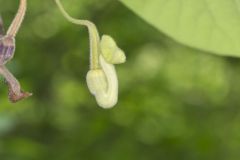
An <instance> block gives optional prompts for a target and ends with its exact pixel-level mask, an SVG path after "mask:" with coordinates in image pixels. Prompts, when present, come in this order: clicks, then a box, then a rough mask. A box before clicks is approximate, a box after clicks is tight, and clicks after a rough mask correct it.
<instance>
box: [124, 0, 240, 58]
mask: <svg viewBox="0 0 240 160" xmlns="http://www.w3.org/2000/svg"><path fill="white" fill-rule="evenodd" d="M120 1H121V2H123V3H124V4H125V5H126V6H128V7H129V8H130V9H132V10H133V11H134V12H135V13H137V14H138V15H139V16H141V17H142V18H143V19H145V20H146V21H147V22H149V23H150V24H152V25H153V26H155V27H156V28H158V29H159V30H161V31H162V32H164V33H165V34H167V35H168V36H170V37H172V38H173V39H175V40H176V41H178V42H181V43H183V44H185V45H188V46H191V47H196V48H198V49H202V50H206V51H210V52H213V53H216V54H220V55H226V56H240V0H120ZM131 29H133V28H131Z"/></svg>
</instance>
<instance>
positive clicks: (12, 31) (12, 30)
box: [7, 0, 27, 37]
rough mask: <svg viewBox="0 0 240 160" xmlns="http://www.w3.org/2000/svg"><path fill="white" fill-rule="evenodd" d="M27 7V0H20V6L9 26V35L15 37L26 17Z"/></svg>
mask: <svg viewBox="0 0 240 160" xmlns="http://www.w3.org/2000/svg"><path fill="white" fill-rule="evenodd" d="M26 9H27V0H20V4H19V8H18V11H17V14H16V16H15V18H14V19H13V21H12V23H11V25H10V27H9V28H8V31H7V35H9V36H12V37H15V36H16V34H17V32H18V30H19V28H20V26H21V24H22V21H23V19H24V16H25V13H26Z"/></svg>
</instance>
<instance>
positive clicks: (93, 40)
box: [55, 0, 100, 69]
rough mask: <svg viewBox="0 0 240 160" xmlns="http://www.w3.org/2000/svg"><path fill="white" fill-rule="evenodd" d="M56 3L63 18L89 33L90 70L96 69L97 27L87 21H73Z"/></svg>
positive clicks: (97, 60)
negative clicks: (86, 29) (85, 28)
mask: <svg viewBox="0 0 240 160" xmlns="http://www.w3.org/2000/svg"><path fill="white" fill-rule="evenodd" d="M55 2H56V3H57V5H58V7H59V9H60V11H61V12H62V14H63V16H64V17H65V18H66V19H67V20H68V21H70V22H71V23H74V24H78V25H84V26H86V27H87V28H88V32H89V40H90V69H98V68H100V66H99V54H100V53H99V52H100V49H99V47H100V46H99V44H100V37H99V34H98V30H97V27H96V26H95V24H93V23H92V22H90V21H88V20H81V19H75V18H73V17H71V16H70V15H69V14H68V13H67V12H66V11H65V9H64V8H63V6H62V4H61V2H60V0H55Z"/></svg>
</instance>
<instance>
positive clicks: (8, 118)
mask: <svg viewBox="0 0 240 160" xmlns="http://www.w3.org/2000/svg"><path fill="white" fill-rule="evenodd" d="M129 1H130V0H129ZM131 1H132V0H131ZM62 2H63V3H64V5H65V8H66V9H67V10H68V11H69V12H70V13H71V15H72V16H74V17H79V18H86V19H90V20H92V21H93V22H95V23H96V25H97V26H98V28H99V31H100V32H101V33H102V34H109V35H112V37H114V38H115V40H116V41H117V42H118V45H119V47H121V48H123V49H124V51H125V52H126V54H127V63H126V64H123V65H121V66H119V67H118V68H117V72H118V75H119V83H120V86H119V91H120V93H119V103H118V105H117V106H116V107H115V108H113V109H111V110H103V109H101V108H100V107H98V105H97V104H96V101H95V98H94V97H93V96H92V95H91V94H90V93H89V91H88V89H87V84H86V73H87V71H88V69H89V57H88V55H89V40H88V34H87V29H86V28H84V27H80V26H79V27H78V26H75V25H72V24H70V23H68V22H67V21H66V20H65V19H64V18H63V17H62V15H61V13H60V12H59V10H58V9H57V7H56V5H55V4H54V1H31V0H29V8H28V12H27V15H26V19H25V21H24V23H23V25H22V28H21V29H20V32H19V34H18V35H17V41H16V42H17V49H16V55H15V58H14V59H13V60H12V61H11V62H10V63H9V64H8V67H9V69H10V70H11V71H12V72H13V73H14V75H16V77H17V78H18V79H19V81H20V82H21V84H22V85H23V88H24V89H26V90H28V91H31V92H33V93H34V95H33V96H32V97H31V98H29V99H26V100H24V101H21V102H19V103H17V104H11V103H10V102H9V101H8V99H7V87H6V85H5V84H4V83H3V82H1V83H0V159H1V160H68V159H69V160H79V159H82V160H159V159H163V160H176V159H177V160H215V159H216V160H239V159H240V153H239V148H240V143H239V141H240V136H239V135H240V125H239V122H240V108H239V106H240V99H239V95H240V84H239V81H240V74H239V73H240V60H239V59H235V58H229V57H221V56H216V55H213V54H208V52H204V51H200V50H196V49H193V48H189V47H186V46H184V45H181V44H179V43H177V42H175V41H172V40H171V39H170V38H168V37H166V36H165V35H163V34H161V33H160V32H159V31H158V30H156V29H155V28H153V27H152V26H150V25H148V24H147V23H145V22H144V21H142V20H141V19H140V18H139V17H137V16H136V15H134V14H132V12H131V11H129V10H128V9H127V8H126V7H125V6H124V5H122V4H121V3H120V2H119V1H110V0H101V3H99V0H91V1H89V0H62ZM0 4H1V5H0V11H1V15H2V16H3V18H4V22H5V26H8V25H9V23H10V21H11V20H12V18H13V16H14V14H15V10H16V8H17V1H13V0H11V1H10V0H9V1H6V0H0ZM2 4H4V5H2ZM145 4H146V3H145ZM220 5H221V4H220ZM0 81H1V79H0Z"/></svg>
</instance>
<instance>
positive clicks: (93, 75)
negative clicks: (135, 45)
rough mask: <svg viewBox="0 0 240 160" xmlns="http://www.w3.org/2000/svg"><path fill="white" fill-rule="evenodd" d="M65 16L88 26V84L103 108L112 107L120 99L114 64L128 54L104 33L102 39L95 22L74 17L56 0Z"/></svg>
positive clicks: (124, 59)
mask: <svg viewBox="0 0 240 160" xmlns="http://www.w3.org/2000/svg"><path fill="white" fill-rule="evenodd" d="M55 2H56V3H57V5H58V7H59V9H60V10H61V12H62V14H63V15H64V17H65V18H66V19H67V20H69V21H70V22H72V23H74V24H78V25H84V26H86V27H87V28H88V31H89V39H90V70H89V72H88V73H87V78H86V80H87V85H88V88H89V90H90V92H91V93H92V94H93V95H94V96H95V98H96V101H97V103H98V105H99V106H100V107H102V108H112V107H114V106H115V105H116V103H117V101H118V78H117V74H116V70H115V67H114V64H120V63H124V62H125V61H126V56H125V54H124V52H123V51H122V50H121V49H120V48H119V47H118V46H117V44H116V42H115V41H114V39H113V38H112V37H110V36H108V35H103V36H102V39H101V40H100V37H99V34H98V31H97V28H96V26H95V24H93V23H92V22H90V21H88V20H80V19H75V18H72V17H71V16H69V15H68V13H67V12H66V11H65V10H64V8H63V6H62V5H61V3H60V0H55Z"/></svg>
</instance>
